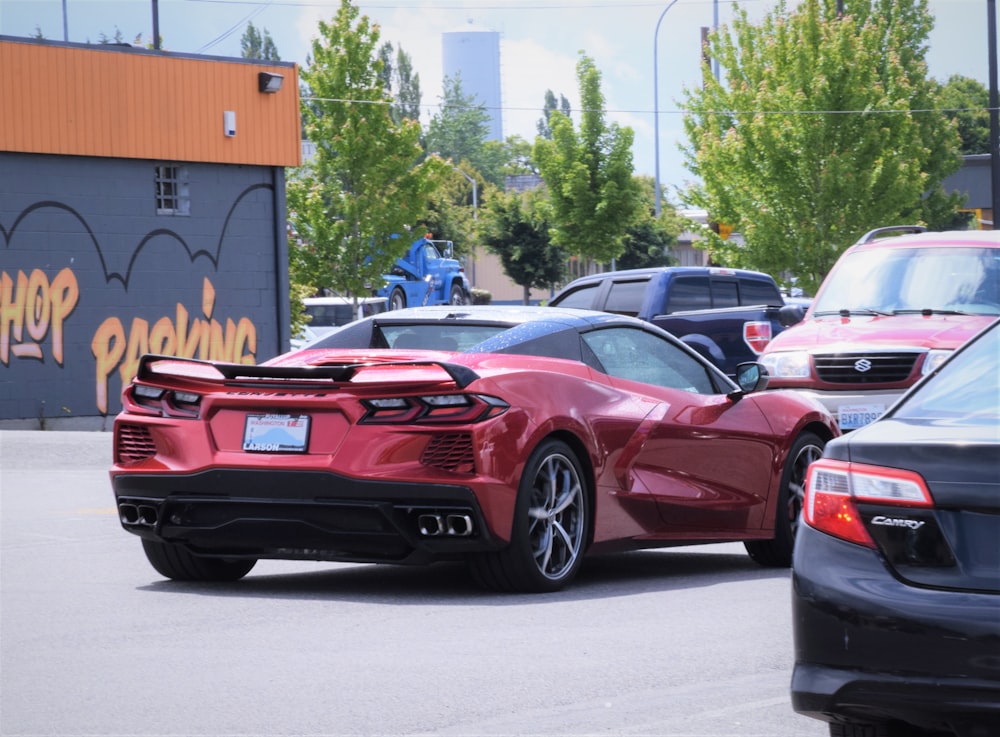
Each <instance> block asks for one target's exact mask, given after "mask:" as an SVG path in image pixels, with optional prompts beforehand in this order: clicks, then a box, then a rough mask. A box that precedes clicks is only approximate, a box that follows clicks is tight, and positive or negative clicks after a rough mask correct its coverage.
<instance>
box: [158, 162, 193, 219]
mask: <svg viewBox="0 0 1000 737" xmlns="http://www.w3.org/2000/svg"><path fill="white" fill-rule="evenodd" d="M155 179H156V214H157V215H188V214H190V212H191V199H190V197H189V196H188V173H187V169H186V168H184V167H183V166H177V165H175V164H162V165H160V166H157V167H156V175H155Z"/></svg>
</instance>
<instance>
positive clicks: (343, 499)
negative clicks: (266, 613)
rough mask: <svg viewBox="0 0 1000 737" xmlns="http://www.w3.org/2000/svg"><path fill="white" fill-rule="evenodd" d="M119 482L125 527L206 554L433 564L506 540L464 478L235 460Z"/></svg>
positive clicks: (114, 480)
mask: <svg viewBox="0 0 1000 737" xmlns="http://www.w3.org/2000/svg"><path fill="white" fill-rule="evenodd" d="M112 486H113V489H114V493H115V499H116V502H117V506H118V511H119V518H120V520H121V523H122V527H124V528H125V529H126V530H128V531H129V532H132V533H135V534H137V535H139V536H141V537H144V538H147V539H152V540H159V541H161V542H167V543H175V544H179V545H183V546H185V547H186V548H188V549H189V550H191V551H192V552H194V553H197V554H200V555H208V556H212V555H215V556H222V557H227V558H239V557H242V558H278V559H304V560H334V561H352V562H373V563H406V564H424V563H428V562H431V561H433V560H437V559H442V558H449V557H455V556H458V555H462V554H465V553H470V552H480V551H487V550H496V549H498V548H500V547H502V546H503V545H505V544H506V543H505V541H502V540H499V539H498V538H496V536H494V535H492V534H491V533H490V531H489V527H488V525H487V524H486V520H485V518H484V516H483V513H482V510H481V508H480V506H479V504H478V502H477V500H476V497H475V494H474V493H473V492H472V490H471V489H469V488H468V487H464V486H456V485H447V484H416V483H412V484H407V483H399V482H384V481H369V480H358V479H351V478H346V477H343V476H339V475H336V474H332V473H327V472H319V471H288V470H261V469H255V470H253V471H247V470H241V469H227V468H221V469H213V470H209V471H203V472H201V473H196V474H126V473H119V474H115V475H114V476H113V478H112Z"/></svg>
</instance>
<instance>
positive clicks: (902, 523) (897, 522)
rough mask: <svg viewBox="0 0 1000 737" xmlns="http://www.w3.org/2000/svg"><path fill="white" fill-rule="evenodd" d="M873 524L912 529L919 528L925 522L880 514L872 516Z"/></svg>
mask: <svg viewBox="0 0 1000 737" xmlns="http://www.w3.org/2000/svg"><path fill="white" fill-rule="evenodd" d="M872 524H873V525H881V526H883V527H909V528H910V529H911V530H919V529H920V528H921V527H923V526H924V524H925V523H924V522H923V520H918V519H902V518H901V517H886V516H885V515H881V514H878V515H875V516H874V517H872Z"/></svg>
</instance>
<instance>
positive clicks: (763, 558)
mask: <svg viewBox="0 0 1000 737" xmlns="http://www.w3.org/2000/svg"><path fill="white" fill-rule="evenodd" d="M739 380H740V382H741V384H742V386H738V385H737V384H735V383H733V381H732V380H730V379H729V378H728V377H727V376H726V375H725V374H723V373H722V372H720V371H718V370H717V369H716V368H714V367H713V366H711V365H710V364H708V363H707V362H705V361H704V360H703V359H702V358H700V357H699V356H698V355H697V354H696V353H694V352H693V351H691V350H690V349H688V348H687V347H686V346H685V345H684V344H683V343H681V342H680V341H678V340H676V339H674V338H673V337H672V336H670V335H669V334H667V333H665V332H663V331H662V330H660V329H658V328H656V327H654V326H652V325H650V324H648V323H645V322H642V321H640V320H636V319H633V318H629V317H623V316H620V315H610V314H606V313H599V312H589V311H584V310H572V309H561V308H552V307H539V308H530V307H506V308H505V307H485V306H483V307H458V308H456V307H454V306H441V307H418V308H414V309H409V310H399V311H393V312H387V313H383V314H380V315H375V316H373V317H370V318H366V319H363V320H359V321H357V322H355V323H352V324H350V325H347V326H345V327H343V328H341V329H340V330H338V331H337V332H335V333H332V334H330V335H328V336H326V337H324V338H322V339H321V340H319V341H317V342H315V343H312V344H310V345H308V346H306V347H305V348H303V349H302V350H299V351H295V352H292V353H287V354H284V355H282V356H279V357H277V358H275V359H273V360H271V361H268V362H267V363H264V364H262V365H259V366H246V365H237V364H227V363H212V362H206V361H197V360H190V359H178V358H171V357H165V356H155V355H147V356H144V357H143V358H142V360H141V363H140V366H139V370H138V374H137V376H136V378H135V380H134V381H133V382H132V384H131V385H130V386H128V387H127V388H126V389H125V391H124V409H123V411H122V412H121V414H120V415H119V416H118V417H117V418H116V420H115V428H114V466H113V467H112V469H111V481H112V485H113V487H114V493H115V497H116V500H117V504H118V510H119V513H120V517H121V523H122V526H123V527H124V528H125V529H126V530H128V531H129V532H132V533H135V534H136V535H138V536H139V537H140V538H141V539H142V545H143V548H144V549H145V552H146V556H147V557H148V558H149V561H150V563H151V564H152V565H153V567H154V568H155V569H156V570H157V571H158V572H159V573H161V574H162V575H164V576H166V577H168V578H173V579H179V580H197V581H219V580H235V579H238V578H241V577H242V576H244V575H246V573H247V572H249V571H250V569H251V568H252V567H253V565H254V563H255V562H256V561H257V560H258V559H261V558H283V559H304V560H322V561H358V562H377V563H401V564H422V563H429V562H432V561H435V560H441V559H454V558H463V559H465V560H466V561H468V564H469V566H470V568H471V570H472V572H473V575H474V577H475V579H476V580H477V581H478V582H479V583H481V584H482V585H484V586H486V587H488V588H491V589H496V590H507V591H533V592H539V591H554V590H558V589H560V588H562V587H564V586H566V585H567V584H568V583H569V582H570V581H571V580H572V579H573V577H574V576H575V575H576V573H577V571H578V570H579V568H580V565H581V563H582V561H583V559H584V556H585V555H586V554H587V553H588V552H608V551H613V550H625V549H635V548H651V547H661V546H671V545H687V544H693V543H707V542H719V541H734V540H742V541H745V544H746V548H747V550H748V551H749V553H750V555H751V557H753V558H754V559H755V560H757V561H758V562H760V563H761V564H763V565H774V566H786V565H788V564H789V563H790V560H791V551H792V542H793V538H794V535H795V528H796V521H797V518H798V514H799V510H800V507H801V495H802V483H803V480H804V478H805V472H806V467H807V466H808V464H809V463H810V462H811V461H812V460H814V459H816V458H818V457H819V456H820V455H821V454H822V452H823V448H824V446H825V444H826V442H827V441H828V440H830V439H831V438H833V437H834V436H835V435H837V434H838V431H837V428H836V424H835V423H834V422H833V419H832V418H831V416H830V415H829V413H827V412H826V410H824V409H823V407H822V406H820V405H819V404H818V403H816V402H814V401H813V400H810V399H805V398H802V397H799V396H797V395H795V394H793V393H784V392H761V391H758V390H760V389H762V388H763V387H764V385H766V382H767V377H766V374H765V373H763V372H762V371H761V368H760V366H759V365H758V364H745V365H744V366H743V367H741V371H740V376H739Z"/></svg>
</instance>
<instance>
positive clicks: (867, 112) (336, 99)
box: [302, 96, 992, 117]
mask: <svg viewBox="0 0 1000 737" xmlns="http://www.w3.org/2000/svg"><path fill="white" fill-rule="evenodd" d="M302 100H304V101H309V102H342V103H345V104H354V105H394V104H396V103H395V101H393V100H351V99H347V98H339V97H314V96H303V97H302ZM419 107H420V108H421V109H422V110H427V111H432V110H435V109H437V108H439V107H441V106H440V105H420V106H419ZM444 107H447V108H449V109H458V110H495V111H500V112H505V111H506V112H530V111H532V110H537V111H538V112H542V109H541V108H534V107H507V106H489V105H453V104H450V103H449V104H448V105H445V106H444ZM991 109H992V108H989V107H972V108H906V109H902V110H901V109H887V110H871V109H864V110H706V111H697V112H696V111H691V110H667V111H663V110H661V111H660V113H662V114H665V115H725V116H731V117H738V116H748V115H901V114H911V113H912V114H919V113H937V114H942V113H947V114H951V113H971V112H980V111H984V112H989V111H990V110H991ZM570 112H573V113H586V112H591V113H615V114H620V115H623V114H626V113H627V114H631V115H652V114H653V111H652V110H644V109H627V110H617V109H604V110H586V109H583V108H570Z"/></svg>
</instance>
